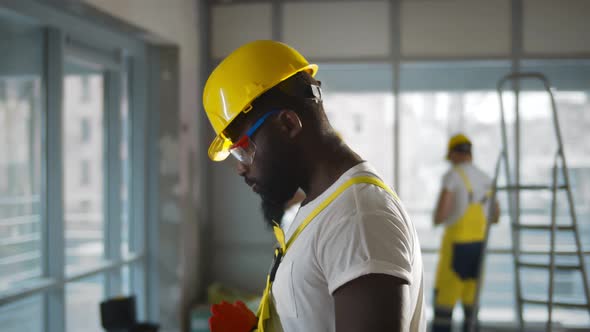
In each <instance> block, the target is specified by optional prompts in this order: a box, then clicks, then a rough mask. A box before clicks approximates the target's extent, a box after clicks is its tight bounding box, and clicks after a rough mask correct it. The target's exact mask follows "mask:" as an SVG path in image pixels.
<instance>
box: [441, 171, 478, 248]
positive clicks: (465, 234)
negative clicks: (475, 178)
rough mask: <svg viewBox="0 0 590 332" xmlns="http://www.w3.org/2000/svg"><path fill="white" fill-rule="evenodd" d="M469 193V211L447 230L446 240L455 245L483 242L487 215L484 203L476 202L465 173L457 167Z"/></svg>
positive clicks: (466, 210)
mask: <svg viewBox="0 0 590 332" xmlns="http://www.w3.org/2000/svg"><path fill="white" fill-rule="evenodd" d="M455 171H456V172H457V173H458V174H459V176H460V177H461V179H462V180H463V183H464V184H465V188H466V189H467V193H468V203H467V209H465V212H463V215H462V216H461V217H460V218H459V220H457V221H456V222H455V223H454V224H453V225H451V226H449V227H447V228H446V230H445V235H444V238H445V239H447V238H448V239H447V241H451V242H454V243H468V242H477V241H483V240H484V238H485V231H486V215H485V213H484V207H483V204H482V202H479V201H475V198H474V194H473V187H472V186H471V182H470V181H469V178H468V177H467V175H466V174H465V171H464V170H463V169H462V168H460V167H456V168H455Z"/></svg>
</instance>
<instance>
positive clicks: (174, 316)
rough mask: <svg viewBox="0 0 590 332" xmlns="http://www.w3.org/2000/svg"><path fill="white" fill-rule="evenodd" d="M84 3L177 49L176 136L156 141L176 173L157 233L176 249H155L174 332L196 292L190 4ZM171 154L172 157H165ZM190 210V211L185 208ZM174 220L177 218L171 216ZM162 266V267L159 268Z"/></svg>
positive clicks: (194, 66)
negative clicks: (171, 198) (173, 196)
mask: <svg viewBox="0 0 590 332" xmlns="http://www.w3.org/2000/svg"><path fill="white" fill-rule="evenodd" d="M85 2H87V3H89V4H91V5H93V6H95V7H97V8H99V9H101V10H103V11H105V12H107V13H109V14H111V15H113V16H115V17H118V18H120V19H123V20H125V21H127V22H128V23H131V24H134V25H137V26H139V27H141V28H143V29H145V30H148V31H150V32H152V33H155V34H156V35H158V36H160V37H162V38H164V39H165V40H167V41H170V42H171V43H174V44H176V45H177V46H178V47H179V49H180V91H179V94H180V113H181V128H186V130H185V129H181V128H178V135H177V136H174V137H168V139H166V140H163V141H161V142H160V149H161V151H162V149H165V150H166V153H161V154H160V155H161V156H162V158H165V159H162V160H161V163H163V164H162V165H165V167H164V168H167V169H169V168H170V167H172V169H175V170H176V172H179V174H178V175H179V179H180V180H179V183H177V184H176V190H175V191H176V194H177V196H178V199H177V200H175V201H170V202H166V203H165V204H164V207H165V208H163V209H161V215H160V216H159V220H160V223H161V224H162V225H161V226H160V228H161V229H162V230H163V231H165V234H166V235H165V236H167V237H169V239H168V240H167V241H166V242H167V243H172V244H175V245H176V246H177V247H176V248H168V247H167V248H161V255H165V253H168V254H166V255H168V257H159V263H160V266H166V267H167V268H166V269H165V270H164V271H162V270H161V271H160V289H159V290H153V289H150V291H151V292H158V293H159V294H158V296H159V300H160V321H159V323H160V324H161V325H162V330H163V331H177V330H179V328H180V324H181V313H182V312H184V311H186V310H187V308H188V307H189V304H190V303H191V302H193V301H194V298H195V296H196V294H197V292H198V291H199V290H200V289H199V287H200V280H198V275H199V273H198V263H199V261H200V260H199V250H198V248H199V241H198V239H199V233H198V223H197V220H196V213H197V209H196V208H195V207H198V201H199V197H198V193H197V192H196V190H195V189H194V188H196V186H197V181H196V179H195V176H196V174H197V170H196V166H195V165H198V161H197V158H198V156H199V155H198V152H199V151H198V150H197V147H198V146H197V138H196V137H197V126H198V123H197V121H196V119H198V118H199V117H198V116H197V112H199V111H200V90H201V89H200V87H199V83H198V82H199V81H198V80H199V61H200V60H199V33H198V31H199V24H198V23H199V22H198V8H197V5H198V1H195V0H166V1H162V0H125V1H121V0H85ZM170 151H173V152H170ZM189 207H190V208H189ZM177 216H179V217H177ZM164 263H165V264H164Z"/></svg>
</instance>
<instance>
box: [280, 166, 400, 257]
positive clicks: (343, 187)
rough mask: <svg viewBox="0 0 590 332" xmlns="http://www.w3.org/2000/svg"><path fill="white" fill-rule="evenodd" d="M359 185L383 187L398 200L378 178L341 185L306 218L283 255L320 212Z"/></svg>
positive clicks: (351, 181) (361, 179)
mask: <svg viewBox="0 0 590 332" xmlns="http://www.w3.org/2000/svg"><path fill="white" fill-rule="evenodd" d="M359 183H368V184H373V185H375V186H378V187H381V188H383V189H384V190H386V191H387V192H388V193H390V194H391V195H393V197H395V198H396V199H397V195H396V194H395V192H393V190H391V189H390V188H389V187H388V186H387V185H386V184H385V183H383V181H381V180H379V179H378V178H375V177H371V176H359V177H354V178H352V179H350V180H348V181H346V182H344V183H343V184H342V185H340V187H338V189H336V190H335V191H334V192H333V193H332V194H331V195H330V196H328V198H326V199H325V200H324V201H323V202H322V203H321V204H320V205H318V206H317V207H316V208H315V209H314V210H313V211H311V213H310V214H309V215H308V216H307V218H305V220H303V222H302V223H301V224H300V225H299V227H297V229H296V230H295V232H294V233H293V235H292V236H291V238H290V239H289V241H288V242H287V244H286V245H285V246H284V248H283V253H286V252H287V250H289V247H291V245H292V244H293V242H295V240H296V239H297V237H298V236H299V234H301V232H302V231H303V230H304V229H305V227H307V225H309V223H311V221H312V220H313V219H314V218H315V217H316V216H317V215H318V214H320V212H322V211H323V210H324V209H325V208H326V207H327V206H328V205H330V203H332V201H334V200H335V199H336V198H337V197H338V196H340V194H342V192H344V191H345V190H346V189H348V187H350V186H352V185H354V184H359ZM284 238H285V237H284V236H283V243H284ZM277 240H279V244H281V243H280V239H278V238H277ZM281 247H283V245H282V244H281Z"/></svg>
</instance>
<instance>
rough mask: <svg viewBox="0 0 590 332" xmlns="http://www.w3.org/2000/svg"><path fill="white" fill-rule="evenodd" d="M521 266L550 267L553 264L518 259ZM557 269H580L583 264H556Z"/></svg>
mask: <svg viewBox="0 0 590 332" xmlns="http://www.w3.org/2000/svg"><path fill="white" fill-rule="evenodd" d="M517 264H518V266H519V267H528V268H533V269H549V268H551V266H550V265H549V264H546V263H527V262H522V261H517ZM554 266H555V269H557V270H580V269H581V266H580V265H578V264H554Z"/></svg>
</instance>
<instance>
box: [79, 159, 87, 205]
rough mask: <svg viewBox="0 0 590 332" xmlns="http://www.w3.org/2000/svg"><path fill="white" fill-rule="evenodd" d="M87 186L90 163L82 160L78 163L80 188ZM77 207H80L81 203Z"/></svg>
mask: <svg viewBox="0 0 590 332" xmlns="http://www.w3.org/2000/svg"><path fill="white" fill-rule="evenodd" d="M88 185H90V161H88V160H82V161H81V162H80V186H81V187H86V186H88ZM78 205H82V203H80V204H78Z"/></svg>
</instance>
